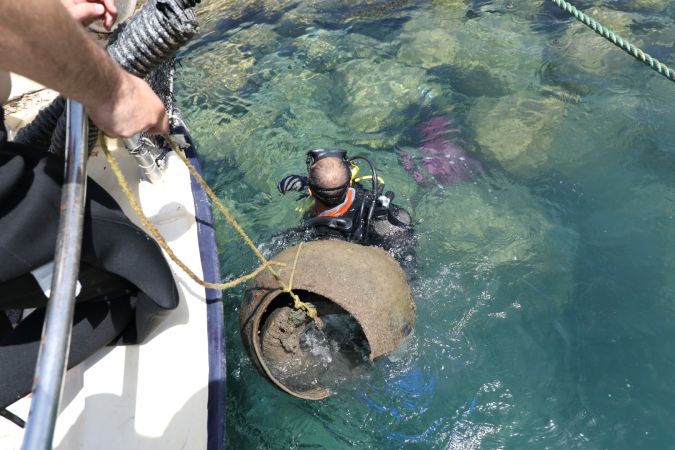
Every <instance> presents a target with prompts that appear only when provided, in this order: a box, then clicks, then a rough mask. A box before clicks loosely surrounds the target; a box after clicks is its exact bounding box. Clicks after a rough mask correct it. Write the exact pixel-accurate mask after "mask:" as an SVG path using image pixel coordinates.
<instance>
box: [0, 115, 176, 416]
mask: <svg viewBox="0 0 675 450" xmlns="http://www.w3.org/2000/svg"><path fill="white" fill-rule="evenodd" d="M2 123H3V122H2V108H0V230H2V233H0V314H2V311H3V310H7V309H11V308H33V307H38V310H36V311H35V312H33V313H32V314H31V315H30V316H28V318H26V319H24V320H23V322H22V323H21V324H19V326H18V327H17V328H16V329H14V330H13V331H11V332H9V333H5V334H4V335H2V334H0V408H2V407H4V406H6V404H5V403H4V402H5V401H9V400H13V399H16V398H18V397H17V396H19V397H20V396H21V395H24V394H26V393H27V392H29V391H30V383H31V382H32V371H33V369H34V364H35V359H36V357H37V348H38V343H39V340H40V334H41V329H42V318H41V317H42V315H43V314H44V309H43V307H44V306H45V305H46V302H47V299H46V297H45V296H44V294H43V292H42V290H41V289H40V287H39V285H38V283H37V282H36V281H35V280H34V279H33V277H32V275H30V272H31V271H32V270H34V269H36V268H38V267H41V266H43V265H44V264H46V263H48V262H50V261H52V260H53V258H54V250H55V245H56V234H57V229H58V223H59V207H60V201H61V185H62V182H63V171H64V163H63V161H62V160H61V159H59V158H58V157H56V156H54V155H51V154H48V153H46V152H44V151H36V150H34V149H32V148H29V147H26V146H23V145H20V144H14V143H11V142H7V138H6V133H5V129H4V126H3V125H2ZM78 278H79V279H80V282H81V284H82V292H81V293H80V295H79V296H78V298H77V300H78V304H77V305H76V308H75V317H76V320H75V325H74V329H73V333H74V334H73V339H72V341H71V358H70V362H74V363H76V362H79V361H81V360H82V359H84V358H86V357H87V356H88V355H90V354H92V353H93V352H94V351H96V350H97V349H98V348H100V347H102V346H104V345H106V344H108V343H110V342H111V341H112V340H113V339H114V338H116V337H118V336H119V335H120V333H122V332H123V331H124V334H123V336H124V340H125V342H133V341H134V340H135V339H138V340H139V341H141V340H143V339H144V338H145V337H146V336H147V335H148V334H149V333H150V332H151V331H152V329H154V328H155V327H156V326H157V325H158V324H159V323H160V322H161V320H162V319H163V318H164V317H165V316H166V315H167V314H168V313H169V311H170V310H171V309H174V308H176V306H177V305H178V291H177V289H176V286H175V284H174V281H173V276H172V273H171V270H170V268H169V266H168V264H167V263H166V260H165V259H164V257H163V255H162V252H161V250H160V248H159V247H158V246H157V244H156V243H155V242H154V241H153V240H152V239H150V238H149V237H148V236H147V235H146V234H145V233H144V232H143V231H142V230H141V229H140V228H138V227H136V226H135V225H134V224H132V223H131V222H130V221H129V220H128V219H127V218H126V216H125V215H124V213H123V212H122V211H121V209H120V208H119V206H118V205H117V203H116V202H115V201H114V200H113V198H112V197H111V196H110V195H109V194H108V193H107V192H105V190H104V189H103V188H102V187H100V186H99V185H98V184H96V183H95V182H94V181H92V180H88V183H87V200H86V209H85V220H84V229H83V240H82V256H81V268H80V276H79V277H78ZM5 323H6V322H5ZM5 331H7V330H6V326H5Z"/></svg>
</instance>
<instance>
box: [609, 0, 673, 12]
mask: <svg viewBox="0 0 675 450" xmlns="http://www.w3.org/2000/svg"><path fill="white" fill-rule="evenodd" d="M672 3H673V2H672V0H626V1H623V2H621V3H619V5H618V6H617V7H618V8H619V9H621V10H624V11H645V12H652V13H654V12H661V11H663V10H665V9H666V8H667V7H668V6H669V5H671V4H672Z"/></svg>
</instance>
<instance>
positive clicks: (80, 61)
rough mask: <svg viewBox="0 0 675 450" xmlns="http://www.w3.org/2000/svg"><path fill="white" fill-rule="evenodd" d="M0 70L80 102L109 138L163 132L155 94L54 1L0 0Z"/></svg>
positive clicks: (164, 124)
mask: <svg viewBox="0 0 675 450" xmlns="http://www.w3.org/2000/svg"><path fill="white" fill-rule="evenodd" d="M0 36H1V37H0V69H4V70H8V71H12V72H16V73H18V74H21V75H24V76H26V77H28V78H30V79H32V80H35V81H37V82H39V83H41V84H44V85H45V86H47V87H50V88H52V89H55V90H57V91H59V92H60V93H61V94H62V95H63V96H65V97H69V98H73V99H75V100H77V101H79V102H81V103H82V104H83V105H84V106H85V107H86V108H87V112H88V113H89V116H90V117H91V119H92V120H93V121H94V123H95V124H96V125H97V126H98V127H99V128H100V129H101V130H103V131H104V132H105V133H106V134H108V135H110V136H113V137H130V136H132V135H134V134H136V133H138V132H141V131H148V132H150V133H166V132H167V131H168V118H167V116H166V112H165V111H164V106H163V105H162V102H161V100H160V99H159V98H158V97H157V95H156V94H155V93H154V92H153V91H152V89H150V86H148V85H147V83H145V82H144V81H143V80H141V79H140V78H137V77H135V76H133V75H131V74H129V73H127V72H125V71H124V70H123V69H121V68H120V67H119V66H118V65H117V64H115V62H114V61H113V60H112V59H111V58H110V57H109V56H108V55H107V53H106V52H105V51H104V50H103V49H102V48H100V47H98V46H97V45H96V43H95V42H94V41H93V40H92V39H90V38H89V36H87V34H86V32H85V31H84V29H83V28H82V27H81V26H80V25H79V24H78V23H77V22H76V21H74V20H73V19H72V18H71V17H70V15H69V14H68V11H67V10H66V9H65V8H64V6H63V5H62V4H61V3H59V2H56V1H51V0H50V1H44V0H21V1H18V2H16V1H0Z"/></svg>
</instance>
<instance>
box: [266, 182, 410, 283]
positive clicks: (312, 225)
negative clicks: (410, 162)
mask: <svg viewBox="0 0 675 450" xmlns="http://www.w3.org/2000/svg"><path fill="white" fill-rule="evenodd" d="M354 189H355V193H356V194H355V198H354V201H353V202H352V204H351V205H350V207H349V209H348V210H347V211H345V213H343V214H342V215H340V216H338V217H322V216H319V217H317V216H314V215H313V214H312V215H309V216H305V218H306V220H305V221H304V222H303V223H302V225H300V226H298V227H295V228H292V229H290V230H287V231H285V232H284V233H282V234H280V235H277V236H274V237H273V238H272V239H271V242H270V248H271V249H272V250H273V251H274V250H275V249H276V248H277V247H278V246H280V247H282V248H284V247H287V246H289V245H292V243H293V242H294V241H296V240H302V241H312V240H319V239H336V240H343V241H348V242H354V243H357V244H361V245H372V246H376V247H381V248H382V249H384V250H386V251H387V252H389V253H390V254H391V255H392V256H393V257H394V258H395V259H396V260H397V261H398V262H399V264H401V265H402V266H403V267H404V268H405V269H406V270H408V271H414V268H415V264H416V261H415V241H414V233H413V224H412V219H411V217H410V215H409V214H408V212H407V211H406V210H405V209H403V208H401V207H400V206H398V205H396V204H394V203H391V204H390V205H389V206H388V207H384V206H381V205H379V203H378V204H376V206H375V208H374V211H373V216H372V218H371V221H370V224H366V217H367V215H368V210H369V208H370V205H371V204H372V202H373V201H376V200H375V199H374V198H373V197H374V196H373V195H372V192H371V191H369V190H367V189H365V188H363V186H362V185H360V184H359V183H356V184H355V185H354Z"/></svg>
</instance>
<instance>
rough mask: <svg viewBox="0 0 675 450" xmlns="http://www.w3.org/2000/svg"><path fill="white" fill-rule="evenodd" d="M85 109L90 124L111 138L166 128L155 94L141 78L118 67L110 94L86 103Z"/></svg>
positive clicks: (166, 119)
mask: <svg viewBox="0 0 675 450" xmlns="http://www.w3.org/2000/svg"><path fill="white" fill-rule="evenodd" d="M87 111H88V113H89V117H91V119H92V120H93V121H94V123H95V124H96V125H97V126H98V127H99V128H100V129H101V130H103V131H104V132H105V133H106V134H107V135H108V136H111V137H122V138H126V137H131V136H133V135H135V134H137V133H140V132H142V131H147V132H149V133H153V134H166V133H168V131H169V119H168V117H167V114H166V111H165V110H164V104H163V103H162V101H161V100H160V99H159V97H157V94H155V92H154V91H153V90H152V89H151V88H150V86H149V85H148V84H147V83H146V82H145V81H143V80H142V79H140V78H138V77H135V76H133V75H131V74H129V73H127V72H124V71H122V70H121V69H120V78H119V84H118V85H117V86H116V88H115V89H114V90H113V92H112V95H111V97H110V98H109V99H108V100H106V101H105V102H104V103H102V104H98V105H91V106H88V108H87Z"/></svg>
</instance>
